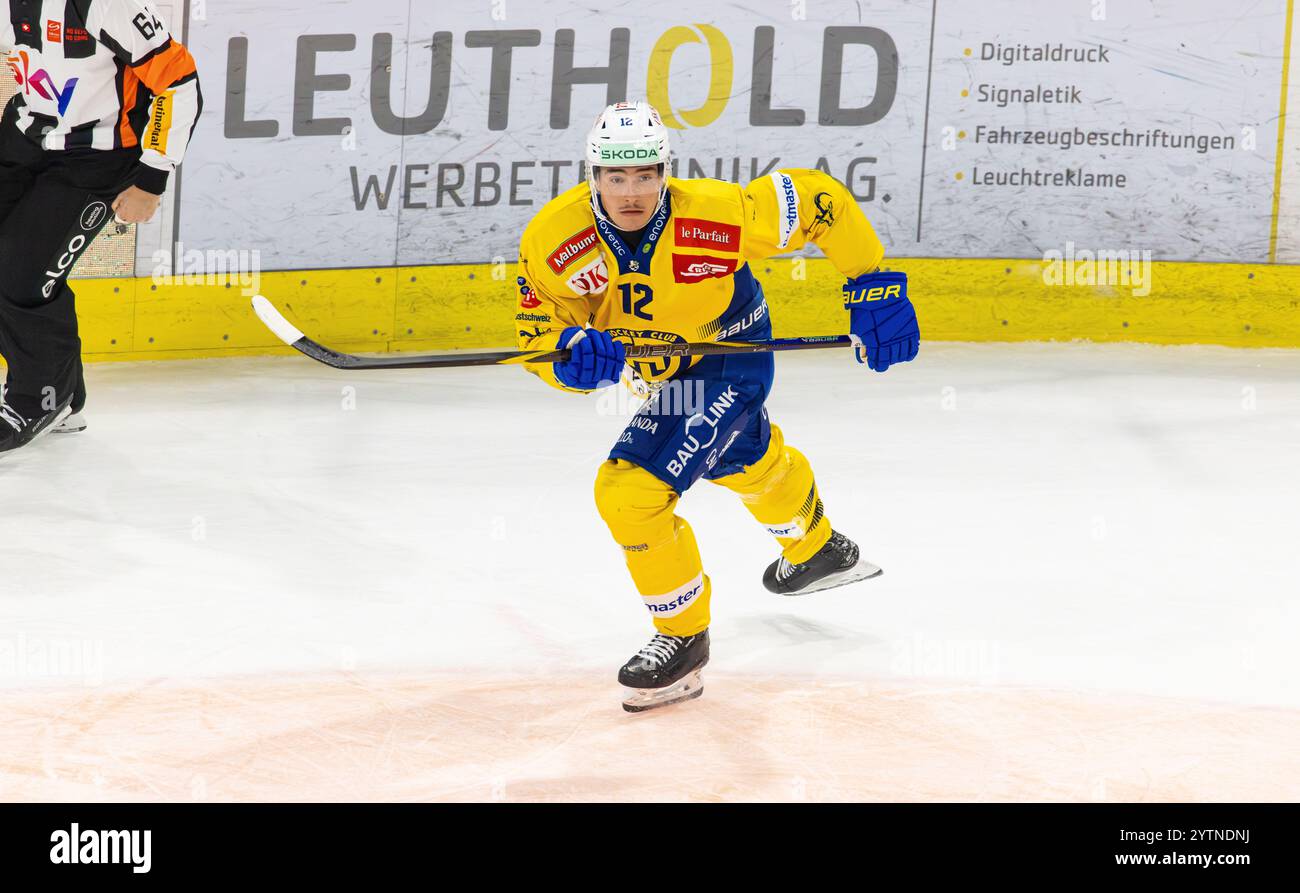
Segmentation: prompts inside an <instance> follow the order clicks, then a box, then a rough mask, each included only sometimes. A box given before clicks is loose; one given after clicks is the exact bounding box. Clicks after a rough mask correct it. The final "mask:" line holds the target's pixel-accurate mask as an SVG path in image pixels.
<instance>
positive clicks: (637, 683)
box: [618, 629, 709, 713]
mask: <svg viewBox="0 0 1300 893" xmlns="http://www.w3.org/2000/svg"><path fill="white" fill-rule="evenodd" d="M708 662H709V631H708V630H707V629H706V630H704V632H701V633H696V634H695V635H693V636H685V637H683V636H665V635H663V634H662V633H660V634H657V635H656V636H655V637H654V638H653V639H651V640H650V643H649V644H648V645H646V646H645V647H644V648H642V649H641V650H640V651H638V652H637V653H636V654H635V655H634V656H633V658H632V659H631V660H629V661H628V662H627V663H625V664H624V665H623V668H622V669H620V670H619V671H618V681H619V682H620V683H621V684H623V685H625V686H627V688H628V691H627V693H626V697H625V698H624V699H623V709H624V710H626V711H627V712H628V713H640V712H641V711H643V710H651V709H653V708H655V707H666V706H668V705H669V704H676V703H677V702H678V701H689V700H690V699H691V698H698V697H699V696H700V695H702V694H704V681H703V680H702V679H701V678H700V671H701V670H702V669H704V665H705V664H707V663H708Z"/></svg>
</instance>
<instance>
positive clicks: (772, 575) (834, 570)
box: [763, 531, 884, 595]
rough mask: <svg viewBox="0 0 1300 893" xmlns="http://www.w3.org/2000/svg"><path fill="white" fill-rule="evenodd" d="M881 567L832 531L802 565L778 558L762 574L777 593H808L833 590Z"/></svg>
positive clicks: (881, 572)
mask: <svg viewBox="0 0 1300 893" xmlns="http://www.w3.org/2000/svg"><path fill="white" fill-rule="evenodd" d="M883 573H884V571H882V570H881V569H880V568H878V567H876V566H875V565H874V564H872V563H871V562H870V561H867V560H865V559H863V558H861V557H859V555H858V545H857V543H855V542H853V540H851V539H849V538H848V537H847V536H845V535H844V534H842V533H836V532H834V531H832V532H831V538H830V539H829V540H828V541H827V542H826V545H824V546H822V547H821V550H820V551H819V552H818V553H817V554H816V555H814V556H813V557H812V558H809V559H808V560H807V561H806V562H804V563H803V564H791V563H790V562H788V561H786V560H785V558H778V559H777V560H776V561H774V562H772V563H771V564H770V565H768V567H767V571H766V572H765V573H764V574H763V585H764V586H765V587H766V588H767V590H768V591H769V592H775V593H776V594H777V595H807V594H808V593H810V592H820V591H821V590H823V589H834V588H835V587H836V586H844V585H845V584H847V583H856V582H857V581H858V580H866V579H868V578H870V577H878V576H880V575H881V574H883Z"/></svg>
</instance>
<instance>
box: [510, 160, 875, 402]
mask: <svg viewBox="0 0 1300 893" xmlns="http://www.w3.org/2000/svg"><path fill="white" fill-rule="evenodd" d="M808 242H813V243H814V244H816V245H817V246H818V247H819V248H821V250H822V252H823V253H825V255H826V256H827V257H828V258H829V259H830V261H831V263H833V264H834V265H835V266H836V268H837V269H838V270H839V271H840V272H841V273H843V274H844V275H845V276H846V277H849V278H853V277H856V276H859V275H861V274H863V273H865V272H868V271H870V270H873V269H875V268H876V267H877V266H879V264H880V261H881V260H882V259H883V257H884V253H885V250H884V246H883V245H882V244H881V242H880V239H879V238H877V236H876V234H875V231H874V230H872V228H871V224H870V223H869V222H868V221H867V218H866V215H864V214H863V213H862V210H861V209H860V208H859V207H858V205H857V202H856V201H854V199H853V197H852V195H850V194H849V191H848V190H847V189H846V188H845V187H844V185H843V184H841V183H840V182H839V181H838V180H836V179H834V178H833V177H831V176H830V175H828V174H825V173H823V172H821V171H818V170H779V171H775V172H773V173H772V174H771V175H770V176H767V177H762V178H760V179H758V180H755V181H753V182H752V183H750V184H749V185H748V186H745V187H741V186H739V185H738V184H735V183H727V182H724V181H721V180H709V179H698V180H679V179H676V178H672V177H670V178H669V179H668V195H667V197H666V199H665V201H664V204H663V206H662V207H660V209H659V211H658V213H656V214H655V215H654V217H652V218H651V220H650V223H649V225H648V226H647V227H646V230H645V232H644V234H643V235H642V238H641V243H640V244H639V245H637V246H635V247H631V246H628V245H627V244H626V243H625V242H624V240H623V238H622V237H621V236H620V234H619V232H618V230H616V229H615V228H614V227H613V226H612V225H610V224H609V223H608V221H605V220H603V219H600V218H598V217H597V216H596V214H595V213H594V212H593V211H592V208H591V193H590V191H589V189H588V187H587V186H586V184H582V185H579V186H575V187H574V188H573V189H570V190H569V191H567V192H565V193H563V194H561V195H559V196H557V197H556V198H554V199H552V200H551V201H550V202H548V203H547V204H546V205H545V207H543V208H542V209H541V210H540V211H539V212H538V213H537V216H536V217H534V218H533V220H532V222H531V223H530V224H529V225H528V227H527V228H526V229H525V230H524V234H523V238H522V240H521V242H520V246H519V273H520V275H519V278H518V288H519V292H518V298H519V300H518V303H517V308H516V314H515V324H516V330H517V332H518V342H519V346H520V348H521V349H523V350H553V349H555V348H556V347H557V346H558V343H559V336H560V333H561V332H562V331H563V330H564V329H565V328H567V327H569V326H590V327H592V328H596V329H603V330H605V331H607V332H609V333H610V334H611V335H612V336H613V337H615V338H617V339H619V340H621V341H624V342H626V343H631V344H637V343H644V342H667V343H679V342H691V341H695V342H698V341H747V340H750V341H752V340H760V339H764V338H769V337H771V322H770V320H769V318H768V316H767V305H766V302H765V301H764V299H763V293H762V289H761V288H760V287H759V285H758V282H757V281H756V280H755V278H754V275H753V273H751V272H750V270H749V261H757V260H762V259H763V258H767V257H771V256H773V255H776V254H784V253H787V252H791V251H796V250H798V249H799V248H802V247H803V246H804V245H805V244H806V243H808ZM828 299H833V298H832V297H831V296H828ZM683 365H684V363H683V359H682V358H666V359H659V360H642V361H636V362H635V366H636V371H637V373H639V374H640V376H641V377H642V378H643V379H645V380H646V381H659V380H663V379H667V378H671V377H672V376H673V375H675V374H677V373H678V372H679V371H680V370H681V369H682V367H683ZM525 368H526V369H528V371H530V372H532V373H534V374H535V375H537V376H539V377H540V378H541V379H542V380H543V381H545V382H547V383H548V384H550V385H552V386H554V387H557V388H560V389H562V390H571V389H570V388H567V387H565V386H564V385H563V384H561V383H560V382H558V381H557V380H556V378H555V374H554V372H553V370H552V367H551V365H550V364H547V363H528V364H525Z"/></svg>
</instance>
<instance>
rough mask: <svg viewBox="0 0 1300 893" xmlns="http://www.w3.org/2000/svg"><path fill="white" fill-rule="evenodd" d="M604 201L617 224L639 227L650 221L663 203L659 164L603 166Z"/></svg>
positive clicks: (599, 183) (599, 181)
mask: <svg viewBox="0 0 1300 893" xmlns="http://www.w3.org/2000/svg"><path fill="white" fill-rule="evenodd" d="M596 185H597V186H598V187H599V189H600V200H601V204H603V205H604V206H605V212H606V213H607V214H609V219H610V220H611V221H612V222H613V224H614V225H615V226H616V227H618V228H619V229H622V230H638V229H640V228H641V227H643V226H645V225H646V224H647V223H649V222H650V215H651V214H653V213H654V210H655V206H656V205H658V204H659V190H660V189H661V188H662V187H663V177H661V176H660V175H659V166H658V165H654V164H651V165H647V166H646V167H602V168H600V170H599V172H598V173H597V180H596Z"/></svg>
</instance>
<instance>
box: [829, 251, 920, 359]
mask: <svg viewBox="0 0 1300 893" xmlns="http://www.w3.org/2000/svg"><path fill="white" fill-rule="evenodd" d="M844 307H845V309H847V310H848V311H849V337H850V338H852V339H853V350H854V353H855V354H856V356H857V359H858V362H859V363H866V364H867V366H868V367H870V368H871V369H874V370H875V371H876V372H884V371H885V370H886V369H888V368H889V367H890V366H892V365H894V364H895V363H906V362H908V361H909V360H914V359H916V354H917V351H918V350H920V348H921V330H920V327H919V326H918V325H917V322H916V310H915V308H913V307H912V302H911V301H910V300H908V297H907V274H906V273H896V272H874V273H864V274H863V275H861V276H859V277H858V278H856V279H850V280H849V281H848V283H847V284H846V285H845V286H844Z"/></svg>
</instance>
